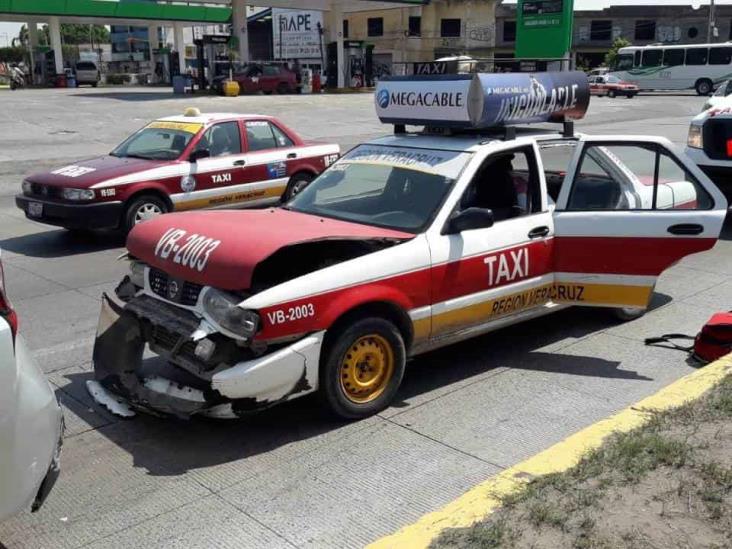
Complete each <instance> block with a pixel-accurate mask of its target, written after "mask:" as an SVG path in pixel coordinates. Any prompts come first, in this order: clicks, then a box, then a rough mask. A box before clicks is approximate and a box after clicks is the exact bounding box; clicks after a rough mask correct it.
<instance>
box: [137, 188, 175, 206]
mask: <svg viewBox="0 0 732 549" xmlns="http://www.w3.org/2000/svg"><path fill="white" fill-rule="evenodd" d="M146 194H149V195H152V196H155V197H157V198H159V199H160V200H162V201H163V202H165V204H166V205H167V206H168V210H170V211H173V202H172V201H171V200H170V197H168V196H167V195H166V194H164V193H162V192H160V191H159V190H157V189H152V188H148V189H141V190H139V191H136V192H135V193H134V194H132V195H131V196H129V197H128V198H127V200H125V212H126V211H127V208H128V207H129V205H130V204H132V202H134V201H135V199H137V198H140V197H141V196H143V195H146Z"/></svg>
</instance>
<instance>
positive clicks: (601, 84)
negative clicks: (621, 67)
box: [590, 74, 638, 99]
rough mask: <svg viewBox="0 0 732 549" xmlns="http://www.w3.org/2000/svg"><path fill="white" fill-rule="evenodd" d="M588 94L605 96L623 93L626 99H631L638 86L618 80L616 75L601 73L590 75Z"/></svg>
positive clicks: (635, 93)
mask: <svg viewBox="0 0 732 549" xmlns="http://www.w3.org/2000/svg"><path fill="white" fill-rule="evenodd" d="M590 94H592V95H598V96H603V95H606V96H607V97H616V96H618V95H624V96H625V97H627V98H628V99H632V98H633V97H635V96H636V95H638V86H636V85H635V84H631V83H630V82H625V81H624V80H620V78H618V77H617V76H613V75H611V74H603V75H600V76H591V77H590Z"/></svg>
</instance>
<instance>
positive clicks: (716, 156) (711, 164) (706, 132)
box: [685, 95, 732, 196]
mask: <svg viewBox="0 0 732 549" xmlns="http://www.w3.org/2000/svg"><path fill="white" fill-rule="evenodd" d="M685 152H686V154H687V155H689V156H690V157H691V159H692V160H693V161H694V162H696V164H697V165H698V166H699V167H700V168H701V169H702V170H703V171H704V173H706V174H707V175H708V176H709V177H710V178H712V180H713V181H714V182H715V183H716V184H717V185H718V186H719V187H720V189H722V191H723V192H724V193H725V194H726V195H727V196H732V95H730V96H728V97H719V98H718V100H717V101H715V106H713V107H710V108H709V109H707V110H705V111H704V112H702V113H700V114H697V115H696V116H695V117H694V118H693V119H692V120H691V123H690V124H689V135H688V137H687V143H686V149H685Z"/></svg>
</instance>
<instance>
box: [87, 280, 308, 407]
mask: <svg viewBox="0 0 732 549" xmlns="http://www.w3.org/2000/svg"><path fill="white" fill-rule="evenodd" d="M203 339H209V340H210V341H211V342H212V343H213V344H215V346H216V347H215V348H216V349H223V350H222V351H220V354H219V355H216V354H215V353H214V355H213V357H211V358H210V359H208V360H203V359H199V358H198V357H197V355H196V346H197V344H198V343H199V342H200V341H201V340H203ZM322 341H323V333H322V332H320V333H315V334H311V335H308V336H306V337H304V338H303V339H300V340H299V341H296V342H295V343H292V344H291V345H289V346H286V347H280V348H278V349H277V350H275V351H273V352H271V353H268V354H264V355H261V356H256V355H255V354H254V353H252V352H251V350H250V349H248V348H240V346H237V345H236V343H235V342H234V341H233V340H230V339H229V338H226V337H225V336H223V335H222V334H220V333H216V332H212V330H211V327H210V325H207V324H206V323H205V321H201V319H200V318H198V317H197V316H196V315H195V314H193V313H192V312H190V311H188V310H185V309H182V308H179V307H175V306H173V305H170V304H168V303H165V302H163V301H160V300H157V299H154V298H152V297H149V296H139V297H134V298H132V299H130V300H129V301H127V302H125V301H122V300H121V299H120V298H119V297H117V296H115V295H107V294H105V295H104V296H103V297H102V310H101V313H100V317H99V326H98V329H97V337H96V341H95V344H94V358H93V360H94V375H95V380H96V383H95V382H91V383H88V384H87V386H88V389H89V392H90V394H91V395H92V397H93V398H94V399H95V400H96V401H97V402H98V403H99V404H101V405H103V406H105V407H106V408H107V409H109V410H110V411H111V412H112V413H115V414H117V415H120V416H123V417H129V416H131V415H133V413H132V410H133V409H137V410H142V411H147V412H151V413H156V414H162V415H172V416H176V417H179V418H189V417H191V416H193V415H203V416H209V417H217V418H235V417H240V416H242V415H245V414H247V413H250V412H253V411H256V410H260V409H263V408H268V407H270V406H273V405H274V404H277V403H279V402H283V401H285V400H290V399H292V398H295V397H297V396H301V395H305V394H307V393H310V392H312V391H314V390H315V389H316V388H317V376H318V365H319V360H320V348H321V345H322ZM146 349H150V350H151V351H153V353H154V354H156V355H157V357H149V358H148V357H145V358H144V355H145V350H146ZM217 352H219V351H217Z"/></svg>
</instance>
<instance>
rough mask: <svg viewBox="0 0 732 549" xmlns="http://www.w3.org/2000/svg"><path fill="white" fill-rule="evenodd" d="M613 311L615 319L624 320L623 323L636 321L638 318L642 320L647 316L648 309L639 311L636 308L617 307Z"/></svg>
mask: <svg viewBox="0 0 732 549" xmlns="http://www.w3.org/2000/svg"><path fill="white" fill-rule="evenodd" d="M612 311H613V315H615V318H617V319H618V320H622V321H623V322H629V321H631V320H635V319H636V318H640V317H642V316H643V315H644V314H646V309H638V308H635V307H617V308H616V309H613V310H612Z"/></svg>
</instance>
